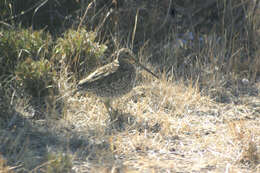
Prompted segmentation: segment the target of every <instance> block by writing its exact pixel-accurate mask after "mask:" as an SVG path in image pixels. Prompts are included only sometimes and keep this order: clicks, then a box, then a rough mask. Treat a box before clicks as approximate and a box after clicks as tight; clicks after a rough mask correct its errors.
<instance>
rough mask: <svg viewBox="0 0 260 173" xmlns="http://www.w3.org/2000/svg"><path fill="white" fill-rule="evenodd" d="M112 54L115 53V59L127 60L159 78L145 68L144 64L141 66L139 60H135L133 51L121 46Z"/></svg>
mask: <svg viewBox="0 0 260 173" xmlns="http://www.w3.org/2000/svg"><path fill="white" fill-rule="evenodd" d="M113 55H114V56H115V55H116V58H117V60H118V61H119V64H120V62H123V61H125V62H128V63H131V64H135V65H137V66H139V67H141V68H142V69H144V70H145V71H147V72H148V73H150V74H151V75H153V76H154V77H156V78H157V79H159V77H158V76H157V75H155V74H154V73H153V72H151V71H150V70H149V69H147V68H146V67H145V66H143V65H142V64H140V63H139V61H138V60H137V58H136V56H135V55H134V53H133V52H132V51H131V50H130V49H127V48H122V49H119V50H118V51H117V52H116V54H113Z"/></svg>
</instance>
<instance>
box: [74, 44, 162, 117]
mask: <svg viewBox="0 0 260 173" xmlns="http://www.w3.org/2000/svg"><path fill="white" fill-rule="evenodd" d="M122 52H127V53H128V54H129V55H128V56H126V55H123V56H119V55H120V53H122ZM134 64H137V65H139V66H141V67H142V68H144V69H145V70H146V71H148V72H149V73H151V74H152V75H153V76H155V77H157V76H156V75H155V74H153V73H152V72H151V71H150V70H148V69H147V68H145V67H144V66H143V65H141V64H139V63H138V61H137V60H136V59H135V58H134V55H133V53H132V52H131V51H130V50H129V49H126V48H122V49H120V50H119V51H118V52H117V58H116V59H115V60H114V61H113V62H112V63H109V64H107V65H105V66H103V67H100V68H98V69H97V70H96V71H94V72H93V73H91V74H90V75H89V76H88V77H86V78H85V79H83V80H81V81H80V82H79V83H78V86H77V91H79V92H84V91H85V92H92V93H94V94H96V95H97V96H98V97H102V98H104V100H105V106H106V108H107V109H108V111H109V108H111V106H110V99H111V98H114V97H119V96H122V95H124V94H127V93H129V92H130V91H131V90H132V89H133V87H134V84H135V80H136V68H135V65H134ZM157 78H158V77H157ZM110 116H111V113H110ZM111 119H114V118H111Z"/></svg>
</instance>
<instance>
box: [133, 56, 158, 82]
mask: <svg viewBox="0 0 260 173" xmlns="http://www.w3.org/2000/svg"><path fill="white" fill-rule="evenodd" d="M135 63H136V64H137V65H138V66H140V67H142V68H143V69H144V70H146V71H147V72H148V73H150V74H151V75H153V76H154V77H156V78H157V79H159V77H158V76H157V75H156V74H154V73H153V72H151V71H150V70H149V69H148V68H146V67H145V66H143V65H142V64H140V63H139V62H138V61H137V60H135Z"/></svg>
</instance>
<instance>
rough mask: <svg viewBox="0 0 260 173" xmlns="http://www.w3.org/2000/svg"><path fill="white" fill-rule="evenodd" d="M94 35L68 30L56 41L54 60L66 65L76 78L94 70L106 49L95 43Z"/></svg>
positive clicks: (102, 45)
mask: <svg viewBox="0 0 260 173" xmlns="http://www.w3.org/2000/svg"><path fill="white" fill-rule="evenodd" d="M96 36H97V35H96V33H95V32H87V31H86V30H84V29H81V30H79V31H75V30H68V31H67V32H66V33H65V34H64V37H63V38H60V39H58V40H57V45H56V46H55V48H54V52H55V59H56V60H58V61H59V62H63V63H65V64H66V66H67V67H68V69H69V71H70V72H73V73H75V75H76V77H78V78H79V77H81V76H82V75H83V74H86V73H89V72H90V71H92V70H93V69H94V67H95V66H96V64H97V63H98V61H100V57H101V56H103V55H104V52H105V50H106V49H107V47H106V46H105V45H104V44H99V43H98V42H96V41H95V40H96Z"/></svg>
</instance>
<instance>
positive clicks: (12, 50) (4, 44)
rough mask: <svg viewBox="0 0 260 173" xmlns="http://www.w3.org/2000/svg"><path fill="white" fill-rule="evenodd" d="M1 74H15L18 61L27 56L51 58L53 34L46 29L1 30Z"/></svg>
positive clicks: (34, 58)
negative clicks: (50, 49) (50, 48)
mask: <svg viewBox="0 0 260 173" xmlns="http://www.w3.org/2000/svg"><path fill="white" fill-rule="evenodd" d="M0 32H1V33H2V36H1V37H0V50H1V51H0V75H9V74H13V73H14V71H15V68H16V66H17V64H18V63H21V62H23V61H24V60H25V59H26V58H27V57H29V58H31V59H33V60H40V59H41V58H49V57H50V54H49V53H50V51H49V47H50V45H51V36H50V35H49V34H48V33H46V32H44V31H32V30H29V29H28V30H11V31H7V30H2V31H1V30H0Z"/></svg>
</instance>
